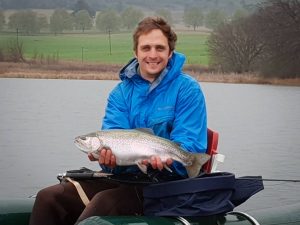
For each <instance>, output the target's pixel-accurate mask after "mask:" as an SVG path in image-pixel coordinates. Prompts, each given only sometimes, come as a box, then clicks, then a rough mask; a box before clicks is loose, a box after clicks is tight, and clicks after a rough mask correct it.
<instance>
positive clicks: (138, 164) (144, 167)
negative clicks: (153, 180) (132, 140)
mask: <svg viewBox="0 0 300 225" xmlns="http://www.w3.org/2000/svg"><path fill="white" fill-rule="evenodd" d="M136 165H137V166H138V167H139V169H140V170H141V171H142V172H143V173H144V174H147V166H146V165H144V164H143V163H141V162H137V163H136Z"/></svg>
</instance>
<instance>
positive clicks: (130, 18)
mask: <svg viewBox="0 0 300 225" xmlns="http://www.w3.org/2000/svg"><path fill="white" fill-rule="evenodd" d="M143 17H144V14H143V12H142V11H140V10H138V9H135V8H134V7H129V8H127V9H125V10H124V11H123V13H122V15H121V18H122V23H123V26H124V27H126V28H127V29H128V30H131V29H132V28H134V27H135V26H136V25H137V23H138V22H139V21H140V20H141V19H142V18H143Z"/></svg>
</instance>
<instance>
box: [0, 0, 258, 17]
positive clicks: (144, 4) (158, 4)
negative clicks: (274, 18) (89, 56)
mask: <svg viewBox="0 0 300 225" xmlns="http://www.w3.org/2000/svg"><path fill="white" fill-rule="evenodd" d="M84 1H85V2H86V3H87V4H88V5H89V6H90V7H91V8H92V9H94V10H96V11H100V10H104V9H107V8H112V9H115V10H117V11H122V10H123V9H125V8H127V7H128V6H134V7H138V8H141V9H143V10H145V11H155V10H157V9H162V8H165V9H168V10H175V11H182V10H184V8H185V7H193V6H197V7H201V8H203V11H210V10H212V9H222V10H223V11H224V12H226V13H228V14H230V13H234V12H235V11H236V10H237V9H246V10H252V9H253V7H254V6H255V5H256V4H257V3H259V2H262V1H263V0H146V1H144V0H84ZM76 2H77V0H0V9H3V10H5V9H56V8H65V9H70V10H72V9H74V6H75V4H76Z"/></svg>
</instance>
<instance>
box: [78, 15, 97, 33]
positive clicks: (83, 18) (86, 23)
mask: <svg viewBox="0 0 300 225" xmlns="http://www.w3.org/2000/svg"><path fill="white" fill-rule="evenodd" d="M74 19H75V26H76V29H81V30H82V32H84V31H85V30H86V29H90V28H92V25H93V24H92V19H91V17H90V15H89V13H88V11H86V10H80V11H78V12H77V13H75V18H74Z"/></svg>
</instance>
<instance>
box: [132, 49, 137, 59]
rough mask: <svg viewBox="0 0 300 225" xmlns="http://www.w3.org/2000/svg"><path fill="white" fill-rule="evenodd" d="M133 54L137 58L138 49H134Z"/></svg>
mask: <svg viewBox="0 0 300 225" xmlns="http://www.w3.org/2000/svg"><path fill="white" fill-rule="evenodd" d="M133 55H134V57H135V58H137V51H136V50H133Z"/></svg>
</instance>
